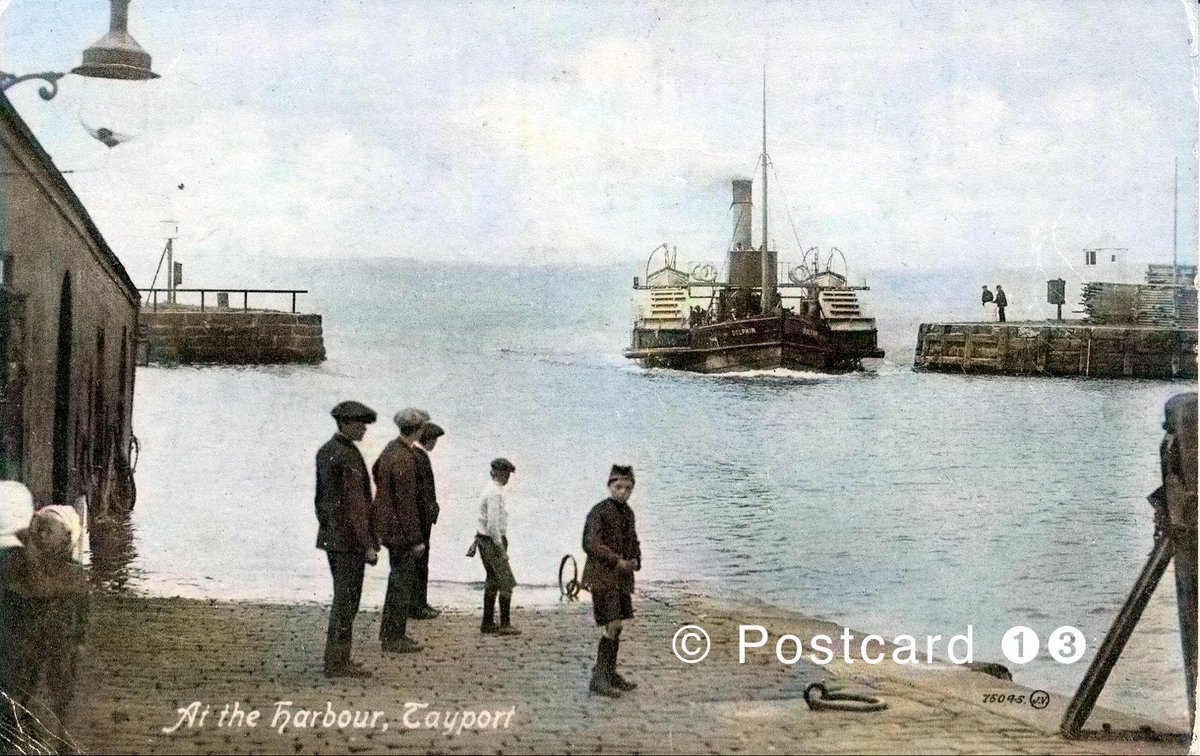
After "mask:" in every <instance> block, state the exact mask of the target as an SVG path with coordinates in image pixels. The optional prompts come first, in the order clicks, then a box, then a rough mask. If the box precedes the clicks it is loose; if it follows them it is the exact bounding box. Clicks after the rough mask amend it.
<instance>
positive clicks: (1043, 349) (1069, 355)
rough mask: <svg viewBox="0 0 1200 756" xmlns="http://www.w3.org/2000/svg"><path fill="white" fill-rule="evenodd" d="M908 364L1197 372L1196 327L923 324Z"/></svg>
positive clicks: (1098, 372)
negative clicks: (914, 353) (913, 356)
mask: <svg viewBox="0 0 1200 756" xmlns="http://www.w3.org/2000/svg"><path fill="white" fill-rule="evenodd" d="M913 366H914V367H916V368H920V369H925V370H937V371H943V372H954V373H960V372H961V373H994V374H1001V375H1047V376H1072V377H1075V376H1077V377H1088V378H1168V379H1171V378H1195V377H1196V329H1195V328H1191V329H1187V328H1164V327H1155V326H1141V325H1120V326H1112V325H1109V326H1102V325H1094V324H1090V323H1084V322H1078V321H1075V322H1070V321H1027V322H1013V323H922V324H921V327H920V330H919V331H918V335H917V351H916V356H915V358H914V360H913Z"/></svg>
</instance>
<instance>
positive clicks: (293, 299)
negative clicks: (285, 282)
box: [292, 291, 296, 313]
mask: <svg viewBox="0 0 1200 756" xmlns="http://www.w3.org/2000/svg"><path fill="white" fill-rule="evenodd" d="M292 312H293V313H295V312H296V292H294V291H293V292H292Z"/></svg>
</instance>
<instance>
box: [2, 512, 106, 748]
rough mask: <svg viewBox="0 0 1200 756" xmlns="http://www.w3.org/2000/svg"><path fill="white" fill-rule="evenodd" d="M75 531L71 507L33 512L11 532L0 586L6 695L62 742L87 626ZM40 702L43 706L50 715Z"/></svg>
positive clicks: (84, 580) (76, 524)
mask: <svg viewBox="0 0 1200 756" xmlns="http://www.w3.org/2000/svg"><path fill="white" fill-rule="evenodd" d="M82 535H83V524H82V522H81V521H80V519H79V515H78V513H76V511H75V510H74V509H73V508H71V507H66V506H53V507H43V508H41V509H39V510H38V511H37V512H35V513H34V515H33V518H32V519H31V520H30V522H29V527H28V528H26V529H25V530H23V531H20V532H19V533H17V537H18V538H19V539H20V540H21V543H22V545H23V546H24V548H23V549H21V550H20V552H19V553H18V555H17V556H16V557H15V558H14V559H12V561H11V563H10V564H9V570H8V584H7V586H6V604H7V606H6V607H5V609H6V612H7V613H8V614H9V617H7V618H6V622H5V624H7V625H8V626H9V637H8V642H9V648H8V649H7V650H8V654H9V658H8V665H7V666H8V674H7V677H8V685H9V690H8V693H9V695H10V696H12V697H13V698H14V699H15V700H16V701H17V703H18V704H20V705H21V706H23V707H25V708H26V709H28V710H30V711H32V712H33V714H34V715H35V716H37V717H38V719H39V720H40V721H41V723H42V724H43V725H46V726H47V727H48V728H49V729H50V731H51V734H52V735H54V736H55V737H61V738H64V739H65V738H66V737H67V735H66V731H65V729H64V720H65V719H66V713H67V706H68V704H70V702H71V698H72V696H73V694H74V692H75V665H76V663H77V661H78V658H79V646H80V645H81V644H82V643H83V633H84V628H85V626H86V624H87V607H88V582H87V578H86V576H85V573H84V570H83V567H82V565H80V564H79V563H78V562H77V561H76V555H77V553H78V547H79V542H80V539H81V538H82ZM43 684H44V685H45V696H43V694H42V692H41V690H42V688H41V686H42V685H43ZM41 701H45V702H47V703H48V704H49V707H50V711H49V712H45V711H44V706H41V705H40V704H39V702H41ZM47 713H48V714H52V715H53V716H52V717H48V716H46V714H47Z"/></svg>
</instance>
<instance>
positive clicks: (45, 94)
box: [0, 71, 66, 100]
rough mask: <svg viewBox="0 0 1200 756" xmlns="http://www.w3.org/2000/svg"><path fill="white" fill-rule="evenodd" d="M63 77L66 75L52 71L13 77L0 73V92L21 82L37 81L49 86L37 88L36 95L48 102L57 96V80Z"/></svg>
mask: <svg viewBox="0 0 1200 756" xmlns="http://www.w3.org/2000/svg"><path fill="white" fill-rule="evenodd" d="M64 76H66V74H61V73H55V72H53V71H43V72H41V73H31V74H25V75H24V76H15V75H13V74H10V73H6V72H4V71H0V92H6V91H8V88H9V87H11V86H13V85H14V84H20V83H21V82H23V81H30V80H32V79H37V80H40V81H44V82H46V83H47V84H49V85H50V86H48V87H47V86H44V85H43V86H41V87H38V94H39V95H41V97H42V99H43V100H50V99H53V98H54V95H56V94H58V80H59V79H61V78H62V77H64Z"/></svg>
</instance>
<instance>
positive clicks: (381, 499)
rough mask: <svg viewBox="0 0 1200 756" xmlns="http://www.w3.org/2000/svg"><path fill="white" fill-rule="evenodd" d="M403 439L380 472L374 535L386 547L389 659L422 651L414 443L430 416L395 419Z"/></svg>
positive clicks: (387, 451) (378, 466)
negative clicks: (412, 623)
mask: <svg viewBox="0 0 1200 756" xmlns="http://www.w3.org/2000/svg"><path fill="white" fill-rule="evenodd" d="M393 419H394V420H395V421H396V426H397V427H398V428H399V429H400V436H399V437H397V438H394V439H392V440H391V442H389V443H388V445H387V446H385V447H384V449H383V452H382V453H381V454H380V455H379V459H377V460H375V466H374V467H373V468H372V469H371V472H372V474H373V475H374V476H375V507H374V511H375V534H376V535H377V536H378V537H379V541H380V542H381V543H382V544H383V545H384V546H386V547H387V550H388V565H389V567H390V568H391V569H390V571H389V572H388V584H387V593H386V594H385V597H384V601H383V616H382V617H381V618H380V626H379V640H380V641H381V642H382V644H383V650H384V651H386V652H388V653H402V654H404V653H412V652H415V651H420V650H421V645H420V644H419V643H417V642H416V641H415V640H413V639H412V638H410V637H409V636H408V610H409V605H410V603H411V602H412V592H413V577H414V575H415V574H416V563H417V560H418V559H420V558H421V557H422V556H424V554H425V536H424V533H423V531H422V528H421V506H422V498H421V497H422V491H421V486H420V477H419V473H418V470H417V459H416V457H417V452H416V451H414V450H413V448H412V446H413V443H414V442H416V440H417V438H418V437H419V436H420V434H421V426H423V425H424V424H425V423H427V422H429V413H428V412H426V411H424V410H420V409H417V408H415V407H407V408H405V409H402V410H400V411H399V412H397V413H396V416H395V417H394V418H393Z"/></svg>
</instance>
